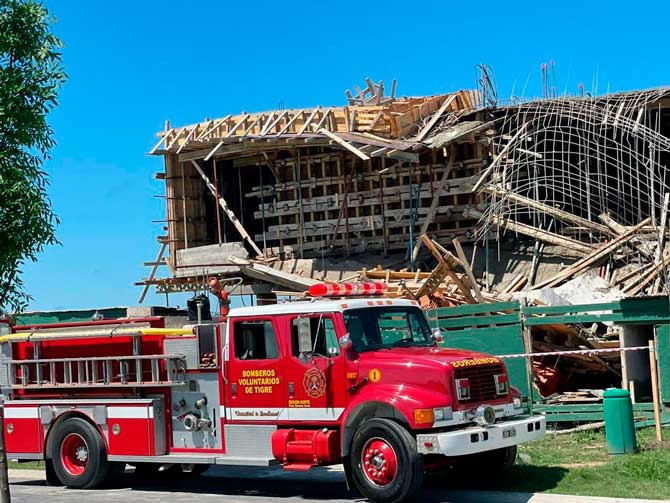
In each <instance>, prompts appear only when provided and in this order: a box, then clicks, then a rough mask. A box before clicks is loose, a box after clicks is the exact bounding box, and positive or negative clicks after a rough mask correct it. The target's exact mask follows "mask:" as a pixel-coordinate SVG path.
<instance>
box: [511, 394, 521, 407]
mask: <svg viewBox="0 0 670 503" xmlns="http://www.w3.org/2000/svg"><path fill="white" fill-rule="evenodd" d="M513 403H514V408H515V409H520V408H521V406H522V403H521V397H518V396H515V397H514V398H513Z"/></svg>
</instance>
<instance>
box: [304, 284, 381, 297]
mask: <svg viewBox="0 0 670 503" xmlns="http://www.w3.org/2000/svg"><path fill="white" fill-rule="evenodd" d="M387 289H388V285H387V284H386V283H377V282H374V283H318V284H316V285H312V286H310V287H309V290H308V292H307V293H309V295H310V297H354V296H366V295H383V294H384V292H386V290H387Z"/></svg>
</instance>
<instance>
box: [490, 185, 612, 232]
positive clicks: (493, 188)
mask: <svg viewBox="0 0 670 503" xmlns="http://www.w3.org/2000/svg"><path fill="white" fill-rule="evenodd" d="M484 192H486V193H488V194H492V195H495V196H499V197H501V198H505V199H506V200H507V201H511V202H513V203H516V204H518V205H520V206H526V207H528V208H532V209H534V210H538V211H540V212H542V213H546V214H547V215H551V216H552V217H556V218H558V219H559V220H562V221H563V222H569V223H571V224H575V225H578V226H580V227H585V228H587V229H591V230H593V231H596V232H599V233H601V234H604V235H606V236H612V237H615V236H616V235H617V233H616V232H614V231H613V230H612V229H610V228H609V227H607V226H606V225H602V224H598V223H595V222H591V220H588V219H586V218H582V217H578V216H577V215H573V214H572V213H570V212H569V211H564V210H561V209H559V208H556V207H554V206H549V205H548V204H544V203H540V202H538V201H536V200H535V199H531V198H529V197H525V196H521V195H519V194H515V193H514V192H511V191H509V190H506V189H504V188H502V187H500V186H499V185H492V184H489V185H486V186H485V187H484Z"/></svg>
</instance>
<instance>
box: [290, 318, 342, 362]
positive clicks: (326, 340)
mask: <svg viewBox="0 0 670 503" xmlns="http://www.w3.org/2000/svg"><path fill="white" fill-rule="evenodd" d="M319 320H321V322H320V323H319ZM309 326H310V329H311V332H312V347H313V348H314V354H315V355H319V356H337V355H338V354H339V353H340V348H339V345H338V342H337V334H336V333H335V325H334V324H333V320H332V319H331V318H326V317H318V316H316V317H313V318H310V319H309ZM315 342H316V345H315ZM291 346H292V351H293V356H295V357H299V356H300V348H299V344H298V318H294V319H293V320H292V321H291Z"/></svg>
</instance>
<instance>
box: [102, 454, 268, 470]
mask: <svg viewBox="0 0 670 503" xmlns="http://www.w3.org/2000/svg"><path fill="white" fill-rule="evenodd" d="M109 460H110V461H122V462H124V463H130V464H132V463H158V464H208V465H223V466H225V465H229V466H265V467H267V466H273V465H277V464H278V462H277V460H276V459H274V458H265V457H260V458H254V457H251V458H250V457H246V456H245V457H242V456H226V455H225V454H166V455H164V456H109Z"/></svg>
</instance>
